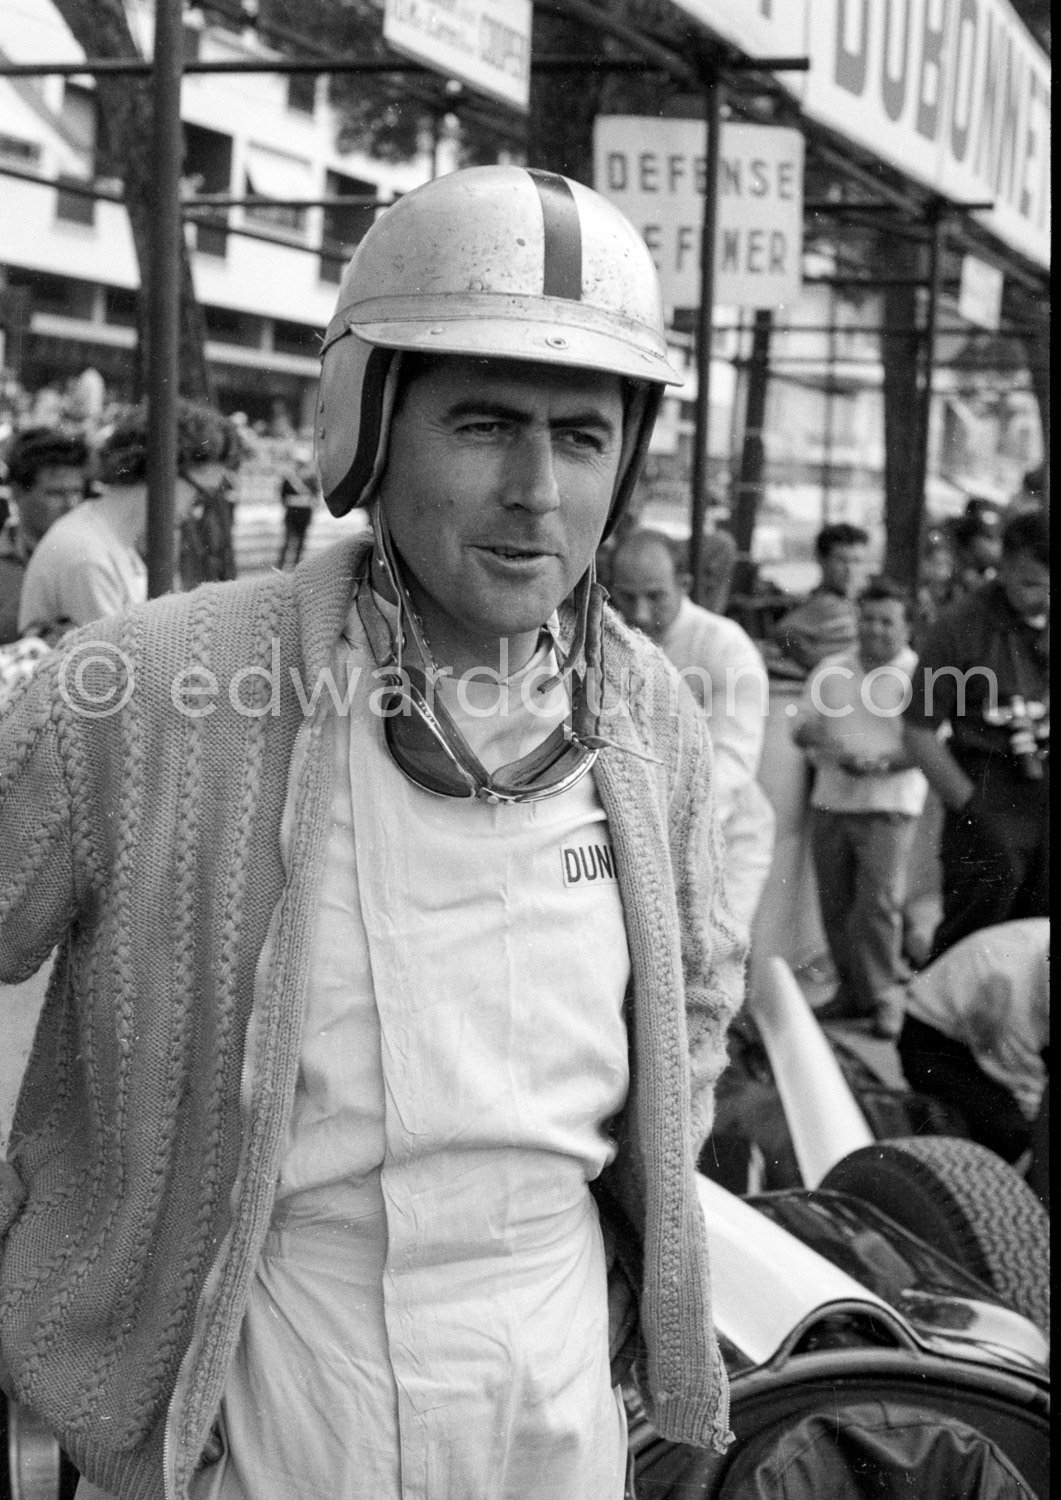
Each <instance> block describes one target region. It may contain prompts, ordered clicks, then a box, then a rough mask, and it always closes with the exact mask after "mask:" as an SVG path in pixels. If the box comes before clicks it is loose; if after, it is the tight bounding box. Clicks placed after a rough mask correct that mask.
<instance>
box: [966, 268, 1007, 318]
mask: <svg viewBox="0 0 1061 1500" xmlns="http://www.w3.org/2000/svg"><path fill="white" fill-rule="evenodd" d="M1004 281H1005V277H1004V276H1003V275H1002V272H1001V271H1000V270H999V269H998V267H997V266H990V265H988V263H987V261H986V260H978V259H977V257H976V256H975V255H965V256H963V257H962V274H961V281H960V283H959V286H958V314H959V316H960V317H963V318H965V319H966V320H967V321H968V322H970V323H975V324H976V325H977V326H978V327H980V328H990V329H991V331H992V332H993V333H994V332H997V331H998V326H999V323H1000V321H1001V316H1002V286H1003V282H1004Z"/></svg>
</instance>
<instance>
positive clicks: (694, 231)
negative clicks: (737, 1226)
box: [593, 115, 803, 309]
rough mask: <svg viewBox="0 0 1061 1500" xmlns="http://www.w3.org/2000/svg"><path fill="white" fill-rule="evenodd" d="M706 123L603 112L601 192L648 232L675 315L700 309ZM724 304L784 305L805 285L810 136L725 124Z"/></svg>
mask: <svg viewBox="0 0 1061 1500" xmlns="http://www.w3.org/2000/svg"><path fill="white" fill-rule="evenodd" d="M705 129H706V127H705V125H704V122H703V120H660V119H657V118H656V117H655V116H652V115H649V116H641V115H600V116H598V118H597V120H596V122H595V124H594V132H593V185H594V187H595V188H596V189H597V191H598V192H599V193H602V194H603V195H604V197H605V198H609V199H610V200H611V201H612V202H613V203H614V204H615V205H616V207H618V208H620V209H622V211H623V213H624V214H626V216H627V218H628V219H630V220H631V222H632V223H633V224H635V225H636V226H637V228H638V229H639V230H640V231H641V233H642V235H643V236H644V239H645V243H646V244H647V245H648V248H649V249H650V250H651V252H652V258H653V260H654V261H655V263H656V269H657V270H658V272H659V278H660V285H661V287H662V289H663V300H664V303H665V304H666V306H667V307H668V309H673V308H675V307H697V306H698V305H699V302H700V226H701V223H702V220H703V196H704V185H705V177H706V173H705V163H704V145H705ZM718 194H719V196H718V233H717V237H716V243H715V301H716V302H717V303H720V304H722V305H730V306H736V307H784V306H786V305H787V304H789V303H792V302H794V301H795V299H796V297H797V295H798V293H799V288H800V280H801V277H800V263H801V259H802V250H803V137H802V135H801V134H800V132H799V131H798V130H789V129H786V128H782V127H779V126H772V125H728V124H727V125H723V127H722V134H721V138H720V148H719V174H718Z"/></svg>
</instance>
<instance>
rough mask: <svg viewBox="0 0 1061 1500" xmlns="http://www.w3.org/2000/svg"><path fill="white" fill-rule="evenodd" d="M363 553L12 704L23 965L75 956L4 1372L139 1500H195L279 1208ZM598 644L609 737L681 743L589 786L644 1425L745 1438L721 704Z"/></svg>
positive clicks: (182, 618) (26, 1132) (5, 883)
mask: <svg viewBox="0 0 1061 1500" xmlns="http://www.w3.org/2000/svg"><path fill="white" fill-rule="evenodd" d="M362 546H363V544H360V543H354V544H350V543H342V544H340V545H339V546H337V547H333V548H332V549H330V550H329V551H328V552H326V553H325V554H323V555H320V556H318V557H316V558H314V559H312V560H311V561H309V562H307V563H304V564H303V565H301V566H300V567H299V568H298V569H296V570H295V572H294V573H293V574H280V573H274V574H270V575H268V576H267V577H265V578H256V579H252V580H246V581H240V582H238V583H228V584H208V585H204V586H203V587H201V588H199V589H197V590H196V591H195V592H194V593H191V594H183V595H175V596H168V597H165V598H163V599H159V600H156V601H154V602H152V603H150V604H148V605H146V606H142V607H140V608H138V609H134V610H131V611H129V612H127V613H125V614H124V615H121V616H118V617H116V618H115V619H113V620H110V621H106V622H100V623H98V624H96V625H92V626H86V627H84V628H83V629H82V630H81V631H79V632H77V633H76V634H74V635H72V636H69V637H68V638H67V640H66V642H65V643H64V645H63V647H62V648H61V649H60V651H58V652H57V653H55V654H54V655H53V656H51V657H50V658H48V659H47V660H46V661H45V662H44V663H42V665H41V667H40V668H39V669H38V671H37V673H36V675H35V677H34V679H33V680H32V682H31V683H30V684H29V686H28V687H27V688H26V689H25V690H24V691H23V692H22V694H21V696H20V697H18V698H17V699H16V701H15V702H14V704H13V705H12V706H11V707H10V708H9V709H8V711H7V712H6V713H5V715H4V716H3V719H2V720H0V850H2V851H3V855H2V860H3V865H2V870H0V979H2V980H6V981H8V982H11V981H17V980H21V979H24V978H26V977H28V976H29V975H30V974H32V973H33V972H34V971H35V970H36V969H37V968H39V967H40V965H41V964H42V963H43V961H44V960H45V958H46V957H47V955H48V954H49V953H50V952H51V950H52V949H53V947H55V946H56V945H58V951H57V955H56V960H55V965H54V970H53V974H52V977H51V981H50V984H49V988H48V993H47V998H46V1001H45V1005H44V1009H43V1012H42V1016H41V1020H40V1023H39V1026H38V1030H37V1034H36V1037H35V1040H34V1044H33V1050H32V1054H31V1057H30V1061H29V1065H28V1069H27V1073H26V1077H25V1081H24V1083H23V1087H22V1091H21V1095H20V1098H19V1102H18V1106H17V1110H16V1115H15V1122H14V1128H13V1132H12V1140H11V1147H10V1154H9V1162H8V1163H7V1164H0V1248H2V1252H3V1254H2V1262H0V1375H2V1377H3V1383H4V1386H5V1388H6V1389H7V1390H8V1391H9V1392H10V1393H11V1394H13V1395H14V1396H15V1397H16V1398H17V1399H18V1400H19V1401H22V1402H24V1403H26V1404H27V1405H28V1406H30V1407H32V1408H34V1409H35V1410H36V1411H37V1412H38V1413H39V1414H40V1415H41V1416H42V1417H43V1418H44V1420H45V1421H46V1422H47V1423H48V1424H49V1425H50V1427H51V1428H52V1429H53V1430H54V1431H55V1433H56V1434H57V1435H58V1436H59V1438H60V1440H61V1442H62V1443H63V1445H64V1447H65V1448H66V1449H67V1451H68V1452H69V1454H70V1455H71V1457H72V1459H73V1461H74V1462H75V1464H76V1465H77V1466H78V1468H79V1469H80V1470H81V1471H82V1473H84V1474H85V1475H86V1476H87V1477H88V1478H89V1479H91V1480H92V1481H94V1482H95V1483H96V1484H98V1485H100V1486H101V1487H103V1488H104V1489H106V1490H108V1491H111V1492H113V1493H114V1494H115V1495H118V1496H121V1497H123V1500H149V1497H150V1500H155V1497H161V1496H163V1495H167V1496H169V1495H175V1496H184V1495H186V1493H187V1486H188V1483H189V1480H190V1477H191V1475H192V1474H193V1472H194V1469H195V1467H196V1464H197V1462H198V1460H199V1457H200V1454H201V1452H202V1450H203V1447H204V1444H205V1442H206V1440H207V1438H208V1435H209V1430H210V1426H211V1423H212V1421H213V1419H214V1417H215V1415H216V1411H217V1408H218V1405H219V1402H220V1398H221V1394H222V1390H223V1387H224V1382H225V1377H226V1372H227V1368H228V1364H229V1361H230V1358H231V1356H232V1353H233V1350H234V1348H235V1345H236V1341H237V1339H238V1335H239V1328H240V1321H241V1318H242V1314H243V1310H244V1307H245V1305H246V1300H247V1296H248V1290H249V1287H250V1284H251V1280H252V1278H253V1276H254V1272H255V1267H256V1263H257V1260H258V1255H259V1250H260V1247H261V1244H262V1240H263V1237H264V1235H265V1232H266V1230H267V1227H268V1224H269V1220H270V1215H271V1211H272V1204H273V1195H274V1191H275V1184H276V1181H277V1176H278V1171H279V1166H280V1162H281V1158H282V1152H283V1149H284V1142H285V1136H286V1130H287V1125H288V1120H289V1116H290V1111H291V1106H292V1101H293V1098H294V1092H295V1083H296V1078H297V1073H298V1063H299V1051H300V1041H301V1033H302V1023H303V1014H304V1008H305V1001H306V990H307V974H308V964H309V956H310V947H311V943H312V934H313V932H314V920H313V915H314V911H315V909H316V904H317V899H318V892H319V888H320V883H321V876H322V869H323V854H324V847H325V835H326V831H327V826H328V816H329V809H330V806H331V785H330V781H331V775H332V770H331V757H330V756H328V755H327V754H324V753H323V747H324V745H325V744H326V742H327V741H326V737H325V735H324V733H323V731H324V728H325V725H326V722H327V718H328V715H329V714H330V713H334V712H336V704H335V702H334V700H333V698H332V697H331V695H330V693H329V691H328V681H327V673H328V668H329V664H330V662H331V659H332V652H333V648H334V646H335V643H336V642H337V639H338V636H339V633H340V630H341V628H342V625H343V622H344V619H345V615H346V611H347V607H348V603H349V597H350V589H351V584H352V579H353V577H354V573H355V569H356V567H357V565H358V563H359V561H360V557H361V551H362ZM604 644H605V678H606V683H607V687H606V692H605V706H606V709H609V710H610V711H609V713H608V719H607V725H608V731H607V732H608V734H609V736H610V737H611V738H612V739H614V740H615V741H617V742H619V743H624V744H628V745H630V746H633V747H635V748H637V749H639V750H641V751H642V752H643V754H647V755H650V756H652V757H655V763H653V762H652V761H649V760H646V759H643V758H638V757H636V756H633V755H630V754H624V753H621V752H619V751H617V750H611V749H607V750H604V751H603V752H602V754H601V756H600V758H599V760H598V763H597V766H596V767H595V769H594V773H593V774H594V779H595V784H596V786H597V789H598V793H599V795H600V798H601V802H602V804H603V806H604V809H605V812H606V814H607V816H608V820H609V824H610V829H611V837H612V841H613V845H614V848H615V852H616V859H617V871H618V876H619V884H620V891H621V895H622V901H623V910H624V914H625V922H626V928H627V936H628V941H629V947H630V956H631V967H632V981H631V994H630V996H629V997H628V1001H629V1015H630V1058H631V1085H630V1093H629V1098H628V1102H627V1105H626V1108H625V1110H624V1112H623V1115H622V1117H621V1118H620V1119H619V1120H618V1121H616V1122H615V1131H616V1137H617V1140H618V1154H617V1156H616V1159H615V1161H614V1162H613V1163H612V1165H611V1166H610V1167H609V1168H608V1169H607V1170H606V1172H605V1174H604V1177H603V1178H602V1180H601V1182H600V1183H598V1184H595V1185H594V1187H595V1190H597V1191H598V1197H599V1200H600V1201H601V1202H602V1203H603V1204H606V1205H608V1204H610V1205H621V1211H622V1215H623V1216H624V1220H625V1223H626V1225H627V1227H628V1228H631V1227H632V1234H631V1240H632V1243H633V1244H634V1246H635V1250H636V1253H635V1255H634V1256H633V1261H634V1263H635V1264H636V1263H637V1262H640V1265H638V1266H637V1270H636V1272H635V1274H639V1275H640V1274H642V1272H641V1267H642V1266H643V1284H642V1286H641V1288H640V1348H639V1353H638V1358H637V1363H636V1372H637V1375H638V1380H639V1384H640V1387H641V1391H642V1395H643V1397H644V1399H645V1402H646V1406H647V1409H648V1411H649V1413H650V1416H651V1418H652V1420H653V1421H654V1422H655V1424H656V1426H657V1427H658V1428H659V1429H660V1431H661V1432H663V1433H664V1434H665V1435H666V1436H668V1437H671V1438H673V1439H675V1440H678V1441H682V1442H686V1443H692V1444H698V1445H701V1446H714V1447H717V1448H721V1447H722V1446H724V1444H725V1442H726V1441H727V1437H728V1434H727V1426H728V1397H727V1390H726V1381H725V1374H724V1371H723V1368H722V1364H721V1360H720V1358H719V1353H718V1348H717V1345H716V1342H715V1338H714V1332H713V1329H712V1325H711V1308H710V1294H709V1281H708V1268H707V1251H706V1237H705V1232H704V1226H703V1220H702V1217H701V1214H700V1212H699V1208H698V1203H697V1197H696V1190H695V1181H694V1163H695V1161H696V1157H697V1153H698V1149H699V1146H700V1144H701V1143H702V1141H703V1139H704V1137H705V1136H706V1133H707V1131H708V1129H709V1127H710V1122H711V1115H712V1108H713V1086H714V1082H715V1079H716V1078H717V1076H718V1074H719V1072H720V1071H721V1068H722V1066H723V1064H724V1060H725V1031H726V1027H727V1024H728V1021H729V1019H730V1017H731V1015H732V1013H733V1011H734V1010H735V1009H736V1007H737V1005H738V1003H739V1000H740V996H741V990H742V962H743V946H744V945H743V934H742V932H741V930H740V928H739V926H738V925H737V924H736V923H735V922H734V920H733V919H732V918H731V917H730V916H729V915H728V913H727V912H726V910H725V908H724V906H723V904H722V901H721V894H720V885H721V883H720V880H719V858H718V845H717V836H716V834H715V832H714V823H715V820H714V816H713V812H712V808H711V800H712V794H711V755H710V744H709V741H708V737H707V734H706V731H705V729H704V727H703V721H702V719H701V716H700V715H699V713H698V711H697V710H696V708H695V705H694V704H693V702H692V699H691V698H690V697H689V696H688V695H687V694H686V693H685V690H684V689H681V690H680V691H679V690H678V688H677V684H676V680H675V678H674V674H673V672H672V671H671V669H670V668H669V667H668V666H667V664H666V663H665V661H664V659H663V657H662V654H661V653H659V652H658V651H657V650H656V649H655V648H654V647H652V646H650V645H649V644H648V643H647V642H646V641H645V640H644V639H643V638H642V637H640V636H635V635H633V634H631V633H630V632H629V631H627V630H626V629H625V627H624V626H622V625H621V624H620V623H619V622H618V620H617V619H616V618H615V617H614V616H613V615H612V613H611V612H610V611H608V612H607V621H606V626H605V642H604ZM300 730H301V731H302V738H301V739H300V740H299V753H298V755H297V757H295V759H296V761H297V765H298V771H297V775H295V774H292V775H291V777H290V780H291V783H292V788H291V789H292V795H293V797H294V798H295V799H296V800H295V814H294V834H293V844H292V854H291V860H290V868H289V869H285V868H284V866H283V863H282V860H281V854H280V840H279V830H280V820H281V816H282V814H283V811H284V808H285V804H286V802H287V797H288V790H289V769H290V768H291V766H292V761H293V752H294V750H295V741H296V736H297V735H298V734H299V731H300ZM542 936H543V941H548V934H545V933H543V935H542ZM267 938H268V943H269V955H270V962H269V963H268V964H266V963H263V964H261V965H259V963H258V959H259V955H260V954H261V953H262V950H263V947H264V946H265V944H266V940H267ZM259 970H260V971H261V972H259ZM252 1012H253V1016H254V1024H253V1027H251V1028H250V1031H249V1030H248V1028H249V1022H250V1020H251V1016H252ZM248 1036H249V1038H250V1040H248ZM245 1043H247V1044H248V1046H249V1047H250V1048H251V1049H252V1051H253V1056H252V1058H251V1059H249V1060H248V1062H249V1064H250V1065H249V1066H248V1065H247V1064H246V1063H245V1057H244V1052H245ZM241 1082H242V1084H243V1086H244V1087H247V1088H249V1089H250V1090H251V1095H250V1108H249V1111H248V1114H247V1118H248V1119H249V1120H250V1122H251V1123H250V1125H249V1127H248V1129H247V1131H246V1135H245V1136H244V1133H243V1130H242V1128H241V1123H240V1120H241V1115H240V1090H241ZM197 1309H198V1316H197ZM193 1330H194V1331H196V1339H195V1343H194V1345H192V1335H193ZM186 1356H187V1357H186ZM182 1361H183V1365H182ZM178 1372H179V1375H180V1379H179V1382H178ZM175 1389H177V1390H178V1392H179V1395H178V1396H177V1397H176V1399H174V1391H175ZM164 1475H165V1476H166V1477H165V1478H164Z"/></svg>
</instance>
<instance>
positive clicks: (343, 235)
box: [320, 172, 377, 284]
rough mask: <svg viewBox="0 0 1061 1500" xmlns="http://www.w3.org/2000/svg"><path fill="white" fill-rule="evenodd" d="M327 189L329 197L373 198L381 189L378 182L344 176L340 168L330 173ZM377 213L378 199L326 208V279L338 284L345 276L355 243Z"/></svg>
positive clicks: (323, 250)
mask: <svg viewBox="0 0 1061 1500" xmlns="http://www.w3.org/2000/svg"><path fill="white" fill-rule="evenodd" d="M324 191H325V194H326V195H327V197H329V198H352V197H369V198H372V199H373V200H375V198H376V193H377V189H376V185H375V183H373V182H362V181H361V180H360V178H357V177H344V176H343V175H342V174H341V173H339V172H329V173H328V174H327V176H326V178H325V188H324ZM375 217H376V207H375V202H373V203H370V204H357V203H351V204H343V205H341V206H337V207H335V208H326V209H325V210H324V226H323V231H322V234H321V267H320V276H321V280H322V281H328V282H334V283H336V284H338V283H339V282H340V281H341V280H342V279H343V269H344V267H345V266H346V263H347V261H348V260H349V259H350V251H351V249H352V247H353V246H354V245H356V244H357V243H358V242H359V241H360V240H361V239H363V238H364V236H365V234H366V233H367V231H368V229H369V227H370V226H371V224H372V221H373V220H374V219H375Z"/></svg>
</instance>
